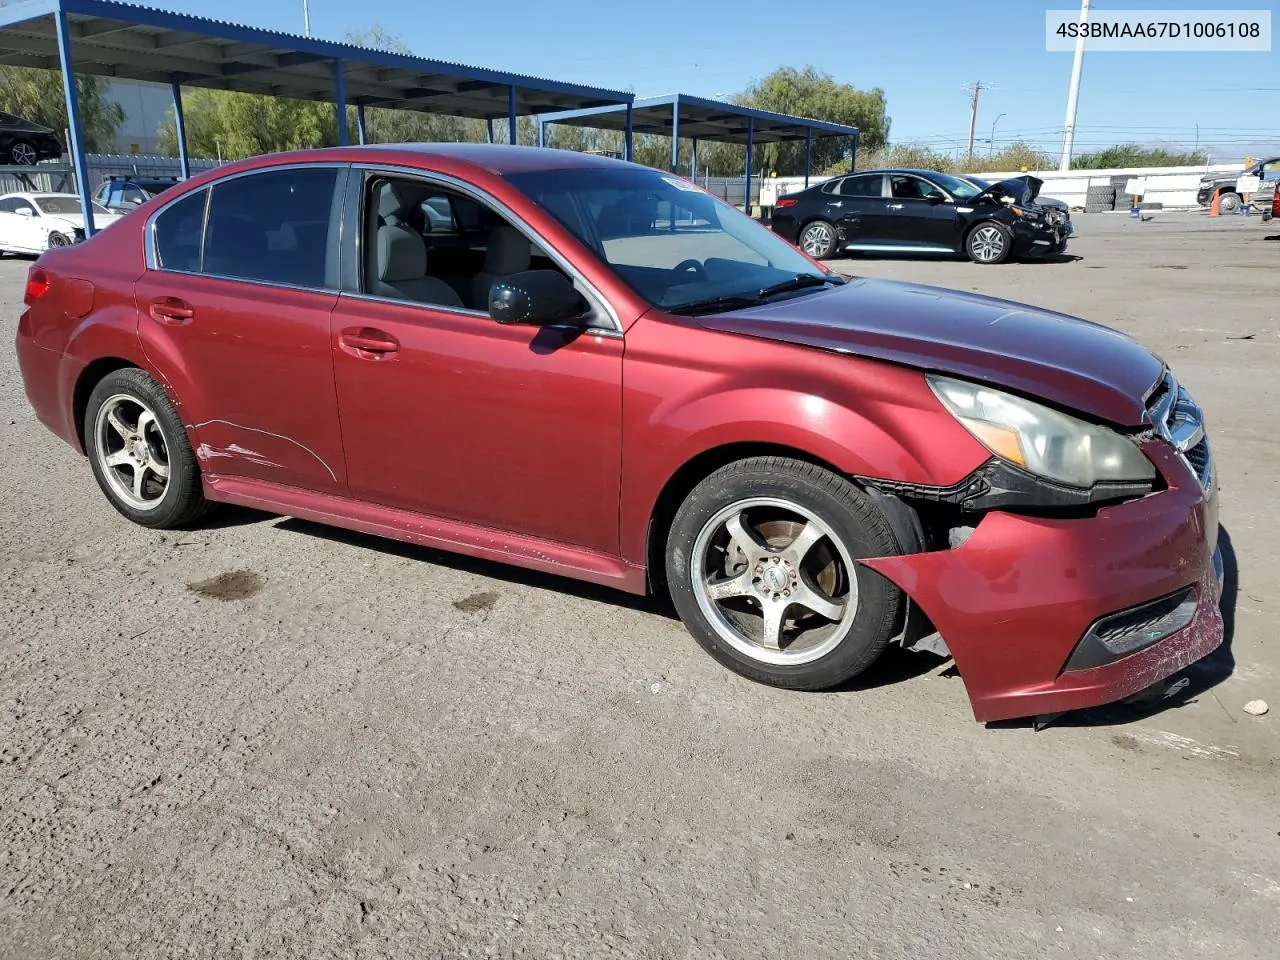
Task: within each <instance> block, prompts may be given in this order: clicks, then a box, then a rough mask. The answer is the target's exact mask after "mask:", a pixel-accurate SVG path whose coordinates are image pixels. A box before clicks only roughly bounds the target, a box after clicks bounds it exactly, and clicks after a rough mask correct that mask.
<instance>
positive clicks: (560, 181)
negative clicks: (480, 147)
mask: <svg viewBox="0 0 1280 960" xmlns="http://www.w3.org/2000/svg"><path fill="white" fill-rule="evenodd" d="M507 179H508V180H509V181H510V182H511V183H512V184H513V185H514V186H515V187H516V188H517V189H519V190H520V191H521V192H523V193H524V194H526V195H527V196H528V197H529V198H530V199H532V200H533V201H534V202H535V203H537V204H538V205H539V206H540V207H542V208H543V209H544V210H546V211H547V212H548V213H550V214H551V215H552V216H553V217H555V218H556V219H557V220H558V221H560V223H561V224H563V225H564V227H565V228H566V229H567V230H569V231H570V232H571V233H573V234H574V235H575V236H576V237H578V239H580V240H581V241H582V242H583V243H585V244H586V245H587V246H588V247H589V248H591V249H592V250H594V251H595V252H596V254H597V256H599V257H600V259H601V260H603V261H604V262H605V263H606V264H608V265H609V267H610V268H612V269H613V271H614V272H615V273H617V274H618V276H619V277H621V278H622V279H623V281H625V282H626V283H627V284H628V286H630V287H631V288H632V289H633V290H635V291H636V292H637V293H638V294H640V296H642V297H644V299H645V300H647V301H648V302H649V303H651V304H653V305H654V306H658V307H663V308H666V309H672V308H679V307H685V306H688V305H690V304H694V303H702V302H705V301H707V300H709V299H718V298H726V299H727V298H733V297H756V296H758V295H760V293H761V291H763V290H767V289H768V288H770V287H772V286H774V285H775V284H780V283H786V282H787V281H789V280H791V279H793V278H795V277H796V276H798V275H809V276H813V277H826V276H827V275H828V274H827V272H826V271H825V270H824V269H823V268H821V267H819V266H816V265H815V264H814V263H813V261H811V260H809V259H808V258H807V257H805V256H804V255H803V254H802V253H800V252H799V251H798V250H797V249H796V248H795V247H793V246H791V244H789V243H787V242H786V241H785V240H783V239H782V238H781V237H778V236H777V235H776V234H774V233H773V232H772V231H770V230H768V229H767V228H765V227H763V226H761V225H760V224H759V223H757V222H756V221H754V220H752V219H751V218H750V217H748V216H746V215H745V214H743V213H740V212H739V211H737V210H735V209H734V208H732V207H730V206H729V205H728V204H726V203H722V202H721V201H719V200H717V199H716V198H714V197H712V196H711V195H710V194H708V193H706V192H705V191H703V190H701V189H700V188H698V187H695V186H694V185H693V184H691V183H688V182H687V181H685V180H682V179H680V178H679V177H677V176H673V175H671V174H665V173H661V172H660V171H657V170H652V169H649V168H647V167H633V166H618V167H616V168H614V167H611V168H594V169H582V168H578V169H572V170H544V171H538V172H535V173H518V174H509V175H508V176H507ZM832 277H833V281H835V280H836V279H838V278H835V276H834V275H832ZM818 286H821V284H818ZM787 292H790V291H787Z"/></svg>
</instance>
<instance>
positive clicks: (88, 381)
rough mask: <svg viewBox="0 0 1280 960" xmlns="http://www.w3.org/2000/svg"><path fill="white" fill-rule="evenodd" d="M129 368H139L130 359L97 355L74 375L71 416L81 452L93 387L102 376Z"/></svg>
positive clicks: (84, 445)
mask: <svg viewBox="0 0 1280 960" xmlns="http://www.w3.org/2000/svg"><path fill="white" fill-rule="evenodd" d="M129 369H140V368H139V367H138V365H137V364H136V363H134V362H133V361H132V360H126V359H125V358H124V357H99V358H98V359H96V360H93V361H91V362H90V363H89V365H88V366H86V367H85V368H84V369H83V370H81V371H80V375H79V376H78V377H76V382H75V385H74V387H72V392H71V416H72V418H73V420H74V426H75V431H76V439H77V440H78V441H79V444H80V452H81V453H82V454H84V453H86V452H87V450H88V447H87V446H86V443H85V430H84V417H85V413H86V411H87V410H88V409H89V397H90V396H91V395H92V394H93V388H94V387H96V386H97V385H98V384H99V383H101V382H102V380H103V378H104V377H106V376H108V375H110V374H112V373H115V372H116V371H117V370H129Z"/></svg>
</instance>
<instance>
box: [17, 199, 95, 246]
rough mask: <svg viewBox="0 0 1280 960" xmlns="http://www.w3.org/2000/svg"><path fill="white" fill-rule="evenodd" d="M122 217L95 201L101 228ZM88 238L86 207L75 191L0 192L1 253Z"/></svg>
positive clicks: (62, 244)
mask: <svg viewBox="0 0 1280 960" xmlns="http://www.w3.org/2000/svg"><path fill="white" fill-rule="evenodd" d="M119 219H120V216H119V215H118V214H114V213H111V212H110V211H108V210H107V209H106V208H105V207H102V206H99V205H98V204H96V203H95V204H94V205H93V223H94V226H95V227H96V228H98V229H99V230H101V229H102V228H104V227H108V226H110V225H111V224H113V223H115V222H116V221H117V220H119ZM83 239H84V207H83V206H82V205H81V203H80V197H79V196H78V195H76V194H74V193H6V194H5V195H4V196H0V253H44V252H45V251H46V250H48V249H50V248H52V247H65V246H67V245H69V244H72V243H78V242H79V241H80V240H83Z"/></svg>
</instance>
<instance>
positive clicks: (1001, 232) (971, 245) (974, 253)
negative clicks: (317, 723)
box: [964, 221, 1013, 263]
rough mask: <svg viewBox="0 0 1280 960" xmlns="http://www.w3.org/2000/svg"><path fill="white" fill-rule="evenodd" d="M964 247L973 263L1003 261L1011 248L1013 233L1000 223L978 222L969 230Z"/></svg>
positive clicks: (1006, 258)
mask: <svg viewBox="0 0 1280 960" xmlns="http://www.w3.org/2000/svg"><path fill="white" fill-rule="evenodd" d="M964 249H965V253H967V254H968V255H969V259H970V260H972V261H973V262H974V263H1004V261H1006V260H1008V259H1009V254H1010V253H1011V252H1012V250H1013V234H1012V233H1010V232H1009V228H1008V227H1006V226H1005V225H1004V224H1002V223H995V222H994V221H988V222H987V223H980V224H978V225H977V226H976V227H974V228H973V229H972V230H970V231H969V236H968V237H967V238H965V242H964Z"/></svg>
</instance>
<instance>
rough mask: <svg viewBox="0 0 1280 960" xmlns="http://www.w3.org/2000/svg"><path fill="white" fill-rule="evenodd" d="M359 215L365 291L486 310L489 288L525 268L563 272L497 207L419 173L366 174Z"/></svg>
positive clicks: (396, 297)
mask: <svg viewBox="0 0 1280 960" xmlns="http://www.w3.org/2000/svg"><path fill="white" fill-rule="evenodd" d="M369 190H370V193H369V202H368V204H367V206H366V209H367V210H368V212H369V214H370V215H369V216H367V217H366V223H365V243H364V251H365V264H364V277H365V279H364V289H365V292H367V293H371V294H373V295H375V296H379V297H389V298H392V299H402V300H412V301H414V302H417V303H424V304H436V305H439V306H444V307H454V308H460V309H467V310H479V311H484V312H488V309H489V302H488V301H489V291H490V289H491V287H492V285H493V284H494V283H495V282H496V281H498V280H501V279H502V278H503V277H508V276H512V275H514V274H518V273H523V272H525V271H528V270H552V271H555V272H557V273H560V274H561V275H562V276H566V278H567V279H569V278H568V277H567V275H566V274H565V273H564V271H563V270H561V269H560V267H559V265H558V264H557V263H556V261H555V260H553V259H552V258H551V257H549V256H547V254H546V252H545V251H543V250H542V249H541V248H539V247H538V246H537V245H536V244H534V242H533V241H531V240H530V239H529V238H528V237H527V236H526V235H525V234H524V233H523V232H521V231H520V230H518V229H517V228H516V227H514V226H512V225H511V224H510V223H508V222H507V221H506V219H505V218H503V217H502V216H501V215H499V214H498V213H496V212H495V211H493V210H491V209H490V208H489V207H487V206H485V205H484V204H481V203H479V202H477V201H475V200H473V199H471V198H470V197H467V196H464V195H463V194H461V193H458V192H455V191H452V190H448V189H445V188H443V187H440V186H438V185H436V184H432V183H429V182H427V181H423V180H412V179H408V178H406V179H387V178H379V179H375V180H373V181H372V182H371V183H370V185H369Z"/></svg>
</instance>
